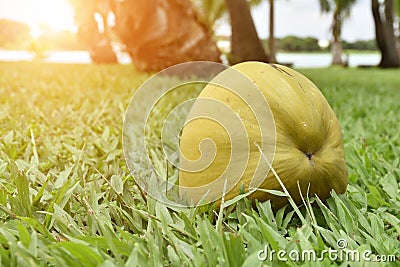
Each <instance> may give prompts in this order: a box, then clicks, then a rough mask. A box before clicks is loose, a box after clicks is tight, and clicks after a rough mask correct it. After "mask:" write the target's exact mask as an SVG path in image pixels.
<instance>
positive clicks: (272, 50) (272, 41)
mask: <svg viewBox="0 0 400 267" xmlns="http://www.w3.org/2000/svg"><path fill="white" fill-rule="evenodd" d="M274 2H275V1H274V0H269V38H268V39H269V40H268V43H269V44H268V46H269V61H270V62H271V63H275V62H276V48H275V30H274V28H275V12H274V11H275V7H274V6H275V5H274V4H275V3H274Z"/></svg>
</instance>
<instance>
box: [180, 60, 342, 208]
mask: <svg viewBox="0 0 400 267" xmlns="http://www.w3.org/2000/svg"><path fill="white" fill-rule="evenodd" d="M218 84H222V85H223V86H221V85H218ZM232 88H233V89H232ZM180 150H181V155H180V172H179V188H180V189H179V190H180V195H181V197H182V198H184V199H186V200H187V201H188V202H190V203H191V204H193V205H197V204H202V203H208V202H211V201H215V202H216V203H217V204H219V203H221V200H222V197H223V199H224V200H225V201H227V200H229V199H232V198H234V197H236V196H238V195H239V194H240V193H241V192H248V191H249V190H251V191H252V192H253V193H252V194H251V195H249V198H251V199H258V200H260V201H265V200H267V199H270V200H271V203H272V205H273V207H274V208H279V207H281V206H283V205H285V204H286V203H287V201H288V199H287V197H286V196H282V194H275V193H274V192H275V191H268V190H277V191H281V192H283V188H282V186H281V184H280V182H279V179H280V180H281V181H282V183H283V184H284V186H285V187H286V189H287V190H288V192H289V193H290V195H291V196H292V197H293V199H294V200H295V202H296V203H297V204H300V203H301V202H302V199H301V194H302V195H303V196H306V194H307V193H308V195H309V196H314V195H317V196H318V197H319V198H321V199H322V200H325V199H326V198H328V197H329V196H330V193H331V191H332V190H335V191H336V192H337V193H339V194H340V193H344V192H345V190H346V187H347V183H348V174H347V167H346V162H345V154H344V148H343V140H342V133H341V128H340V125H339V122H338V120H337V118H336V116H335V114H334V112H333V110H332V108H331V107H330V105H329V103H328V102H327V100H326V99H325V97H324V96H323V95H322V93H321V92H320V91H319V89H318V88H317V87H316V86H315V85H314V84H313V83H312V82H311V81H310V80H309V79H307V78H306V77H304V76H303V75H302V74H300V73H298V72H296V71H294V70H292V69H290V68H287V67H285V66H281V65H276V64H275V65H273V64H265V63H261V62H245V63H240V64H237V65H235V66H233V67H232V68H230V69H227V70H225V71H223V72H222V73H220V74H219V75H218V76H217V77H215V78H214V79H213V80H212V81H211V83H210V84H208V85H207V86H206V87H205V88H204V89H203V90H202V92H201V93H200V95H199V97H198V98H197V99H196V101H195V103H194V105H193V107H192V109H191V111H190V113H189V116H188V119H187V121H186V124H185V126H184V127H183V129H182V134H181V138H180ZM271 165H272V169H271V168H270V166H271ZM265 189H267V190H265Z"/></svg>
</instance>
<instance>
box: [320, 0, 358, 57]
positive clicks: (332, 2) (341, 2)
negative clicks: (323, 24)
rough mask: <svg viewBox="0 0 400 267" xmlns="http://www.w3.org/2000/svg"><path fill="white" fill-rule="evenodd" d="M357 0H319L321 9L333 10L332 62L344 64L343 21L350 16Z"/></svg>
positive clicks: (325, 10)
mask: <svg viewBox="0 0 400 267" xmlns="http://www.w3.org/2000/svg"><path fill="white" fill-rule="evenodd" d="M356 1H357V0H319V3H320V7H321V11H322V12H323V13H328V12H332V11H333V19H332V37H333V40H332V45H331V51H332V64H333V65H343V61H342V52H343V49H342V42H341V38H340V36H341V32H342V25H343V21H344V20H345V19H346V18H348V17H349V16H350V9H351V7H352V6H353V5H354V4H355V3H356Z"/></svg>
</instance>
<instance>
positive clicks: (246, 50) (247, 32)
mask: <svg viewBox="0 0 400 267" xmlns="http://www.w3.org/2000/svg"><path fill="white" fill-rule="evenodd" d="M225 3H226V6H227V8H228V11H229V16H230V20H231V27H232V36H231V54H230V56H229V63H230V64H236V63H239V62H243V61H250V60H257V61H264V62H267V61H268V59H267V56H266V55H265V51H264V48H263V47H262V44H261V41H260V39H259V38H258V34H257V31H256V28H255V26H254V21H253V18H252V17H251V13H250V9H249V6H248V4H247V1H246V0H225Z"/></svg>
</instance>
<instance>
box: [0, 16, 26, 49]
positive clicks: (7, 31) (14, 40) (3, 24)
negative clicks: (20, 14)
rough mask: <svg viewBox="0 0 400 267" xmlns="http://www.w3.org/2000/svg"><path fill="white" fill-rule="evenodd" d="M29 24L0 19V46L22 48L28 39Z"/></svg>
mask: <svg viewBox="0 0 400 267" xmlns="http://www.w3.org/2000/svg"><path fill="white" fill-rule="evenodd" d="M30 39H31V36H30V29H29V26H28V25H26V24H24V23H22V22H17V21H12V20H7V19H0V47H4V48H8V47H10V48H11V47H12V48H14V49H15V48H17V49H18V48H24V46H26V45H27V40H30Z"/></svg>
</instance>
